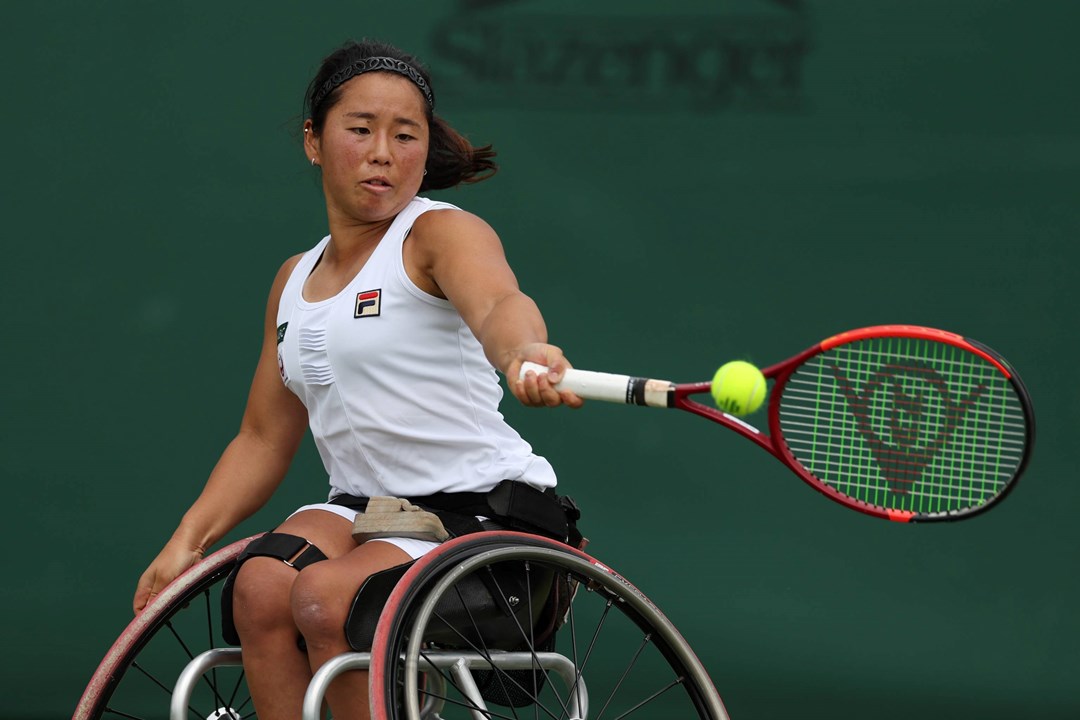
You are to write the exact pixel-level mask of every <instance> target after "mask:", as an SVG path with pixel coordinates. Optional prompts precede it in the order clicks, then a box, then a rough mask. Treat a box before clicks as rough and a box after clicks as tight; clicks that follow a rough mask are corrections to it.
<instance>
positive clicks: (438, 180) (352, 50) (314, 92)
mask: <svg viewBox="0 0 1080 720" xmlns="http://www.w3.org/2000/svg"><path fill="white" fill-rule="evenodd" d="M368 58H391V59H393V60H396V61H399V62H403V63H406V64H407V65H408V69H409V70H413V71H415V72H416V74H417V75H418V76H419V78H420V79H421V80H422V83H421V82H417V81H416V79H415V78H413V77H412V73H406V72H402V73H401V74H402V76H403V77H407V78H409V79H411V80H412V81H413V83H414V84H416V85H417V87H418V88H419V89H420V91H421V93H422V94H424V93H423V85H424V84H426V86H427V88H428V92H429V93H431V94H430V98H431V101H430V102H425V103H424V113H425V115H426V116H427V121H428V128H429V132H430V139H429V142H428V156H427V165H426V167H427V175H425V176H424V180H423V182H422V183H421V185H420V190H421V191H423V190H444V189H446V188H452V187H454V186H456V185H459V184H461V183H474V182H480V181H481V180H486V179H488V178H489V177H491V176H492V175H494V174H495V172H496V171H497V170H498V166H497V165H496V164H495V162H494V161H493V160H492V158H494V157H495V151H494V150H492V149H491V145H485V146H483V147H473V146H472V144H471V143H470V142H469V141H468V140H467V139H466V138H465V137H464V136H462V135H461V133H459V132H458V131H457V130H454V128H452V127H451V126H450V124H449V123H447V122H446V121H445V120H443V119H442V118H440V117H439V116H437V115H435V112H434V109H433V105H434V97H435V96H434V90H433V89H431V75H430V74H429V73H428V71H427V68H425V67H424V66H423V64H421V63H420V62H419V61H418V60H417V59H416V58H415V57H413V56H412V55H409V54H408V53H405V52H402V51H401V50H399V49H397V48H396V47H394V46H393V45H390V44H388V43H384V42H379V41H377V40H363V41H362V42H359V43H357V42H355V41H352V40H350V41H349V42H347V43H346V44H345V45H343V46H342V47H341V48H339V49H337V50H335V51H334V52H332V53H330V55H328V56H326V58H325V59H324V60H323V61H322V64H321V65H320V66H319V71H318V72H317V73H316V74H315V77H314V78H312V80H311V83H310V84H309V85H308V89H307V93H306V94H305V96H304V116H305V117H307V118H310V119H311V124H312V127H313V132H315V133H319V132H321V131H322V128H323V124H324V123H325V122H326V116H327V114H328V113H329V112H330V109H331V108H333V107H334V105H336V104H337V103H338V101H339V100H340V99H341V85H342V84H344V82H345V80H340V78H342V77H346V78H348V77H352V75H351V74H350V73H349V71H348V70H347V68H350V66H352V65H354V64H355V63H358V62H360V61H363V60H366V59H368ZM372 72H394V71H393V70H381V69H380V70H373V71H372ZM335 76H337V78H335ZM335 80H337V81H338V83H340V84H335ZM328 88H329V89H328Z"/></svg>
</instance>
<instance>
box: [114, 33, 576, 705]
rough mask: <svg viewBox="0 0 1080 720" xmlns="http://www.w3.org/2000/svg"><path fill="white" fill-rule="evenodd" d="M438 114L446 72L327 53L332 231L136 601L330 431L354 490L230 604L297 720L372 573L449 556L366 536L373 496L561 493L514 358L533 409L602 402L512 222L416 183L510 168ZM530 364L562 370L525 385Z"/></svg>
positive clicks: (352, 677) (317, 91) (257, 560)
mask: <svg viewBox="0 0 1080 720" xmlns="http://www.w3.org/2000/svg"><path fill="white" fill-rule="evenodd" d="M434 107H435V96H434V91H433V89H432V85H431V78H430V77H429V75H428V73H427V71H426V70H425V69H424V68H423V67H422V66H421V65H420V64H419V63H418V62H417V61H416V60H415V59H414V58H412V57H411V56H409V55H407V54H405V53H403V52H401V51H400V50H398V49H396V48H394V47H391V46H389V45H386V44H382V43H377V42H368V41H365V42H363V43H360V44H356V43H350V44H348V45H346V46H345V47H343V48H341V49H340V50H338V51H336V52H334V53H333V54H331V55H330V56H329V57H327V58H326V59H325V60H324V61H323V63H322V65H321V67H320V68H319V71H318V74H317V75H316V76H315V78H314V79H313V80H312V82H311V84H310V86H309V89H308V92H307V95H306V108H307V112H306V119H305V120H304V126H303V131H304V152H305V153H306V155H307V159H308V161H309V162H310V163H311V165H312V166H313V167H314V168H316V169H317V171H318V172H321V175H322V186H323V192H324V194H325V198H326V211H327V220H328V223H329V230H330V233H329V235H327V236H326V237H325V238H323V239H322V241H320V242H319V243H318V244H317V245H315V247H313V248H312V249H311V250H309V251H308V252H306V253H303V254H301V255H297V256H295V257H293V258H290V259H289V260H287V261H286V262H285V264H284V265H282V267H281V269H280V271H279V272H278V274H277V277H276V278H275V279H274V283H273V286H272V288H271V291H270V298H269V302H268V306H267V311H266V320H265V341H264V343H263V348H262V352H261V355H260V357H259V362H258V366H257V367H256V370H255V377H254V380H253V382H252V385H251V390H250V395H249V397H248V402H247V407H246V410H245V412H244V416H243V420H242V423H241V426H240V430H239V432H238V434H237V436H236V437H235V438H234V439H233V440H232V442H231V443H230V444H229V445H228V447H227V448H226V449H225V452H224V453H223V455H222V456H221V459H220V460H219V461H218V463H217V465H216V467H215V468H214V470H213V472H212V473H211V475H210V477H209V479H208V481H207V483H206V486H205V488H204V489H203V491H202V493H201V494H200V495H199V497H198V498H197V500H196V501H195V503H194V504H193V505H192V506H191V508H190V509H189V510H188V511H187V512H186V513H185V515H184V516H183V519H182V520H181V522H180V524H179V526H178V527H177V529H176V531H175V532H174V533H173V535H172V538H171V539H170V540H169V541H168V543H167V544H166V545H165V547H164V549H163V550H162V551H161V553H160V554H159V555H158V556H157V558H156V559H155V560H154V561H153V562H152V563H151V565H150V567H149V568H148V569H147V570H146V572H145V573H143V575H142V577H141V578H140V579H139V582H138V587H137V590H136V592H135V598H134V609H135V611H136V612H139V611H140V610H141V609H142V608H143V607H144V606H145V605H146V603H147V602H148V601H149V600H150V599H151V598H152V597H153V596H154V595H156V594H157V593H158V592H159V591H160V590H161V589H162V588H163V587H164V586H165V585H166V584H167V583H168V582H169V581H171V580H172V579H173V578H175V577H176V576H177V575H179V574H180V573H181V572H183V571H184V570H185V569H186V568H188V567H190V566H191V565H192V564H194V563H195V562H196V561H198V559H199V558H200V557H201V556H202V555H203V553H204V551H205V550H206V549H207V548H209V547H210V546H211V545H213V544H214V543H216V542H217V541H218V540H219V539H221V538H222V537H223V536H224V535H225V534H226V533H228V532H229V531H230V530H232V529H233V528H234V527H235V526H236V525H237V524H238V523H240V522H241V521H242V520H244V519H245V518H247V517H249V516H250V515H251V514H252V513H254V512H255V511H256V510H258V509H259V508H260V507H262V506H263V505H264V504H265V503H266V502H267V500H268V499H269V498H270V496H271V495H272V493H273V492H274V491H275V489H276V488H277V487H278V485H279V484H280V482H281V481H282V479H283V477H284V476H285V473H286V470H287V469H288V467H289V465H290V462H291V461H292V459H293V456H294V454H295V453H296V450H297V447H298V446H299V444H300V441H301V438H302V436H303V434H304V430H305V427H310V428H311V431H312V434H313V436H314V439H315V443H316V445H317V447H318V450H319V453H320V455H321V457H322V460H323V463H324V465H325V467H326V470H327V473H328V475H329V482H330V492H329V500H331V501H337V502H326V503H315V504H312V505H307V506H304V507H302V508H300V509H299V510H297V511H296V512H295V513H294V514H293V515H291V516H289V517H288V518H287V519H286V520H285V521H284V522H283V523H282V524H281V525H280V526H279V527H278V528H277V529H276V531H275V533H274V534H273V537H276V538H277V541H276V542H277V544H276V545H275V544H273V543H268V544H266V545H265V546H264V547H263V550H264V552H261V553H254V555H255V556H254V557H251V558H250V559H248V560H247V561H246V562H244V563H243V564H242V565H241V567H240V569H239V571H238V572H237V573H236V575H235V577H234V578H233V580H232V584H231V593H232V600H231V608H226V612H227V614H228V610H230V609H231V611H232V615H233V617H232V623H233V626H234V628H235V634H236V635H237V636H238V638H239V640H240V642H241V644H242V647H243V649H244V654H243V657H244V668H245V672H246V675H247V681H248V684H249V686H250V689H251V694H252V697H253V699H254V702H255V706H256V710H257V712H258V715H259V717H260V718H262V719H263V720H272V719H274V718H290V719H293V718H296V717H298V716H299V715H300V708H301V701H302V698H303V694H304V691H305V689H306V687H307V685H308V682H309V680H310V678H311V675H312V672H313V671H314V670H316V669H318V668H319V667H320V666H321V665H322V664H323V663H324V662H325V661H326V660H328V659H329V658H331V657H333V656H335V655H338V654H340V653H342V652H346V651H348V650H349V649H350V648H349V646H348V644H347V643H346V639H345V634H344V624H345V619H346V615H347V613H348V611H349V606H350V604H351V602H352V600H353V598H354V596H355V595H356V592H357V590H358V588H359V586H360V585H361V583H362V582H363V581H364V579H365V578H367V577H368V576H369V575H371V574H372V573H374V572H376V571H379V570H382V569H385V568H388V567H392V566H396V565H399V564H402V563H405V562H408V561H410V560H411V559H415V558H417V557H419V556H421V555H422V554H424V553H425V552H427V551H428V550H430V549H431V548H433V547H435V544H434V543H433V542H428V541H426V540H417V539H410V538H393V537H391V538H383V539H379V540H371V541H368V542H366V543H363V544H359V545H358V544H357V542H356V541H355V540H354V539H353V537H352V529H353V522H354V520H355V518H356V516H357V511H358V509H359V508H362V507H363V501H364V499H365V498H369V497H375V496H392V497H402V498H426V497H428V496H436V497H446V496H447V495H449V496H451V497H457V496H459V495H460V496H468V497H471V496H472V495H468V494H470V493H471V494H474V495H475V494H481V493H485V492H487V491H489V490H491V489H492V488H493V487H495V486H496V485H497V484H499V483H500V482H501V481H504V480H514V481H517V482H520V483H525V484H527V485H528V486H531V487H533V488H537V489H540V490H543V489H546V488H551V487H553V486H554V485H555V482H556V478H555V473H554V471H553V470H552V468H551V466H550V465H549V464H548V462H547V461H546V460H544V459H543V458H542V457H538V456H537V455H535V454H533V452H532V450H531V448H530V446H529V445H528V444H527V443H526V442H525V441H524V440H523V439H522V438H521V437H520V436H519V435H518V434H517V433H516V432H515V431H514V430H513V429H512V428H510V427H509V426H508V425H507V424H506V423H505V421H504V420H503V418H502V416H501V415H500V414H499V412H498V408H497V406H498V403H499V400H500V398H501V396H502V392H501V390H500V388H499V384H498V376H497V375H496V370H498V371H499V372H501V373H502V374H503V375H504V376H506V377H507V378H508V381H507V384H508V386H509V388H510V390H511V392H512V393H513V394H514V396H515V397H516V398H517V399H518V400H519V401H521V402H522V403H524V404H525V405H529V406H556V405H560V404H566V405H569V406H572V407H577V406H580V405H581V403H582V401H581V399H579V398H578V397H577V396H576V395H574V394H573V393H570V392H563V393H560V392H558V391H556V390H555V389H554V387H553V386H554V385H555V383H556V382H558V380H559V379H560V377H561V374H562V373H563V372H564V371H565V370H566V369H567V368H569V367H570V363H569V362H567V360H566V359H565V358H564V356H563V353H562V351H561V350H560V349H559V348H557V347H555V346H554V345H551V344H549V343H548V336H547V331H546V328H545V324H544V320H543V318H542V316H541V314H540V311H539V310H538V309H537V306H536V305H535V303H534V302H533V301H532V300H531V299H530V298H529V297H527V296H526V295H525V294H524V293H522V292H521V290H520V289H519V288H518V284H517V281H516V279H515V276H514V273H513V272H512V271H511V269H510V267H509V266H508V264H507V261H506V258H505V256H504V253H503V249H502V246H501V243H500V240H499V238H498V236H497V235H496V234H495V232H494V231H493V230H492V229H491V227H489V226H488V225H487V223H485V222H484V221H483V220H481V219H480V218H478V217H477V216H475V215H472V214H470V213H468V212H465V211H463V210H460V209H458V208H456V207H454V206H452V205H448V204H445V203H440V202H433V201H431V200H428V199H425V198H423V197H420V196H419V195H418V193H420V192H423V191H425V190H440V189H444V188H450V187H454V186H456V185H459V184H461V183H471V182H476V181H479V180H483V179H485V178H487V177H489V176H490V175H491V174H493V173H494V171H495V165H494V163H493V162H492V159H491V158H492V156H493V155H494V153H493V152H492V151H491V149H490V146H488V147H485V148H474V147H472V146H471V145H470V144H469V142H468V141H467V140H465V138H463V137H462V136H461V135H460V134H458V133H457V132H456V131H455V130H453V129H452V128H451V127H450V126H449V125H448V124H446V122H445V121H443V120H442V119H440V118H439V117H437V116H436V115H435V114H434ZM526 361H532V362H536V363H540V364H542V365H546V366H548V367H549V368H551V372H550V374H549V375H546V376H545V375H540V376H537V375H536V374H528V375H527V377H525V378H524V379H522V380H519V379H518V375H519V368H520V367H521V364H522V363H523V362H526ZM436 494H438V495H436ZM342 498H346V499H351V500H352V501H353V502H348V501H346V502H341V499H342ZM350 505H351V506H352V507H350ZM323 558H325V559H323ZM297 568H300V569H299V571H298V569H297ZM298 638H302V639H301V640H298ZM366 693H367V688H366V678H364V677H363V675H362V674H360V673H350V674H347V675H345V676H343V677H342V678H340V679H339V681H338V682H336V684H335V686H334V687H332V688H331V690H330V693H329V694H328V700H329V702H330V705H331V709H332V712H333V715H334V717H335V718H338V719H339V720H346V719H347V718H356V717H364V716H366V713H367V701H366Z"/></svg>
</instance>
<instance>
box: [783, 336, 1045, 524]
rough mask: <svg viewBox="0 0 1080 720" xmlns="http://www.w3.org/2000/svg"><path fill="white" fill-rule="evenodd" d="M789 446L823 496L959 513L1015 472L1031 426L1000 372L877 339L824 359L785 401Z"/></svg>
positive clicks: (947, 353)
mask: <svg viewBox="0 0 1080 720" xmlns="http://www.w3.org/2000/svg"><path fill="white" fill-rule="evenodd" d="M779 420H780V427H781V431H782V435H783V437H784V439H785V441H786V443H787V446H788V449H789V450H790V452H791V454H792V455H793V456H794V458H795V459H796V460H797V461H798V462H799V463H800V464H802V465H803V467H804V468H806V470H807V471H808V472H810V474H812V475H813V476H814V477H816V478H817V479H818V480H820V481H821V482H822V483H824V484H825V485H826V486H827V487H829V488H831V489H833V490H835V491H836V492H839V493H841V494H844V495H846V496H848V497H851V498H853V499H856V500H858V501H860V502H863V503H867V504H870V505H873V506H876V507H879V508H886V509H889V510H903V511H910V512H915V513H919V514H927V515H932V514H940V513H953V512H959V511H962V510H966V509H970V508H973V507H977V506H979V505H982V504H984V503H986V502H987V501H989V500H991V499H993V498H994V497H995V496H997V495H999V494H1000V493H1001V492H1003V491H1004V490H1005V488H1006V487H1007V486H1008V484H1009V482H1010V481H1011V479H1012V478H1013V477H1014V476H1015V474H1016V472H1017V471H1018V469H1019V467H1020V465H1021V463H1022V461H1023V457H1024V453H1025V449H1026V440H1027V417H1026V414H1025V412H1024V407H1023V403H1022V402H1021V400H1020V398H1019V396H1018V394H1017V392H1016V389H1015V388H1014V387H1013V385H1012V383H1010V381H1009V379H1008V378H1007V377H1006V376H1005V375H1004V374H1002V373H1001V371H1000V370H999V369H998V367H997V366H995V365H994V364H993V363H991V362H989V361H987V360H986V359H984V358H982V357H981V356H979V355H976V354H974V353H972V352H969V351H967V350H964V349H962V348H959V347H957V346H955V345H951V344H947V343H942V342H937V341H933V340H927V339H921V338H872V339H866V340H860V341H856V342H853V343H850V344H846V345H841V346H838V347H835V348H833V349H832V350H829V351H827V352H824V353H822V354H820V355H817V356H815V357H813V358H811V359H810V360H808V361H807V362H806V363H805V364H803V365H802V366H800V367H799V368H798V369H797V370H796V371H795V372H794V373H793V374H792V376H791V377H790V378H789V379H788V382H787V383H786V385H785V387H784V389H783V393H782V396H781V398H780V418H779Z"/></svg>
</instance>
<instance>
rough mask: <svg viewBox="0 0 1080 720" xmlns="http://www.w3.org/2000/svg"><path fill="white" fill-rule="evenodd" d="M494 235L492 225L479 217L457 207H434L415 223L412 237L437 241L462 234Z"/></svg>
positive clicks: (445, 205) (443, 205)
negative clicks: (479, 233)
mask: <svg viewBox="0 0 1080 720" xmlns="http://www.w3.org/2000/svg"><path fill="white" fill-rule="evenodd" d="M476 232H484V233H494V230H493V229H492V227H491V225H489V224H488V223H487V221H486V220H484V219H483V218H482V217H480V216H479V215H476V214H475V213H471V212H469V211H468V210H462V209H461V208H459V207H457V206H455V205H447V204H441V205H436V206H434V207H432V208H431V209H430V210H427V211H426V212H424V213H423V214H422V215H420V216H419V217H417V218H416V220H415V221H413V226H412V232H411V235H413V236H416V237H417V238H418V239H420V240H422V241H423V240H436V239H439V238H446V237H448V236H455V235H458V234H461V233H466V234H473V233H476Z"/></svg>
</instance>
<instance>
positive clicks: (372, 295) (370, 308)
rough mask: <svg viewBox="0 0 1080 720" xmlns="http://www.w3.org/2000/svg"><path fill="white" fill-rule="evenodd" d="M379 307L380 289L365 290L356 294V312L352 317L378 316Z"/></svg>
mask: <svg viewBox="0 0 1080 720" xmlns="http://www.w3.org/2000/svg"><path fill="white" fill-rule="evenodd" d="M381 307H382V290H381V289H379V290H365V291H364V292H362V293H357V295H356V312H355V313H353V317H354V318H362V317H378V315H379V310H380V308H381Z"/></svg>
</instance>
